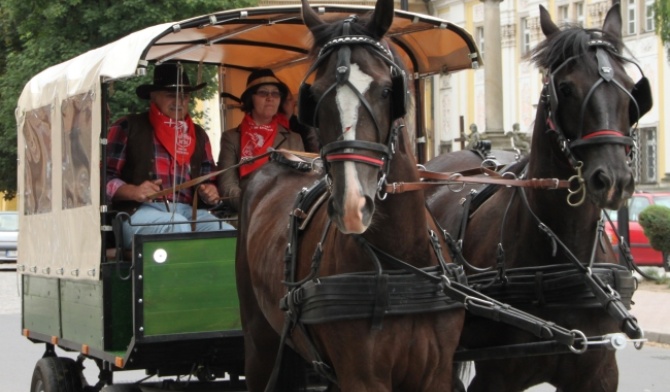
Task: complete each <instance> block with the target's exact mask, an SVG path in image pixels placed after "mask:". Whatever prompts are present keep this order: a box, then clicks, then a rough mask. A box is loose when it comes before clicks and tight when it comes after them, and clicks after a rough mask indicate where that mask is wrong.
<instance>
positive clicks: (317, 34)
mask: <svg viewBox="0 0 670 392" xmlns="http://www.w3.org/2000/svg"><path fill="white" fill-rule="evenodd" d="M371 16H372V13H369V14H367V15H363V16H359V17H357V19H356V22H355V23H351V24H350V25H349V26H350V27H349V34H351V35H365V36H367V37H372V38H374V39H379V38H378V37H375V36H374V35H373V33H372V32H371V31H369V30H368V29H366V26H367V24H368V22H369V21H370V17H371ZM347 19H348V18H345V19H341V20H336V21H334V22H330V23H324V24H321V25H318V26H315V27H313V28H312V36H313V37H314V45H313V46H312V55H315V54H316V53H318V51H319V49H321V48H322V47H323V45H325V44H326V43H327V42H328V41H330V40H331V39H333V38H335V37H339V36H341V35H342V25H344V21H345V20H347Z"/></svg>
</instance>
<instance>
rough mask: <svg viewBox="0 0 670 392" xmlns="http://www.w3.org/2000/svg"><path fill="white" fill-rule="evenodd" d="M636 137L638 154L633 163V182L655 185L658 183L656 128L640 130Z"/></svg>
mask: <svg viewBox="0 0 670 392" xmlns="http://www.w3.org/2000/svg"><path fill="white" fill-rule="evenodd" d="M636 136H637V137H636V139H637V144H638V154H637V156H636V157H635V158H636V159H635V162H634V165H635V177H636V178H635V180H636V181H637V183H639V184H656V182H657V181H658V172H657V167H656V160H657V158H658V157H657V153H658V151H657V150H658V146H657V141H656V128H653V127H649V128H640V129H639V130H638V133H637V135H636Z"/></svg>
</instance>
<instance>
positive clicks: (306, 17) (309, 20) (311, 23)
mask: <svg viewBox="0 0 670 392" xmlns="http://www.w3.org/2000/svg"><path fill="white" fill-rule="evenodd" d="M301 3H302V20H303V22H305V26H307V28H308V29H309V30H310V31H312V30H314V28H315V27H316V26H319V25H322V24H323V23H324V22H323V21H322V20H321V18H319V15H317V13H316V12H314V10H313V9H312V7H310V6H309V2H308V1H307V0H301Z"/></svg>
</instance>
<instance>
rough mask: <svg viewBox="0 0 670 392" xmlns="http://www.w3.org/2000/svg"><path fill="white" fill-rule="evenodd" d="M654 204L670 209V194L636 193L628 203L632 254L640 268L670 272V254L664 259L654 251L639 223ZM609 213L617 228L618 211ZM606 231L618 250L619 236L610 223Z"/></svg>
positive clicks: (659, 253) (606, 225)
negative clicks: (641, 213) (641, 217)
mask: <svg viewBox="0 0 670 392" xmlns="http://www.w3.org/2000/svg"><path fill="white" fill-rule="evenodd" d="M652 204H659V205H662V206H666V207H669V208H670V192H653V193H651V192H643V191H642V192H635V194H633V197H632V198H631V199H630V200H629V201H628V220H629V221H628V231H629V236H630V239H629V243H630V248H631V253H632V254H633V260H634V261H635V264H637V265H639V266H653V267H663V268H665V270H666V271H670V254H666V255H665V257H664V255H663V254H662V253H661V252H659V251H657V250H655V249H653V248H652V247H651V245H649V239H648V238H647V237H646V236H645V235H644V231H643V230H642V226H640V222H638V217H639V215H640V212H642V210H644V209H645V208H646V207H648V206H650V205H652ZM607 212H608V214H609V216H610V217H611V219H612V222H613V223H614V226H615V227H617V211H607ZM605 231H606V232H607V236H608V237H609V239H610V241H612V245H614V248H615V250H617V249H618V244H619V239H618V238H619V236H618V235H617V234H615V233H614V231H613V230H612V227H611V226H610V224H609V223H606V224H605ZM617 254H618V253H617ZM664 258H665V260H664Z"/></svg>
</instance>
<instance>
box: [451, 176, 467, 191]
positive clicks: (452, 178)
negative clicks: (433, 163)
mask: <svg viewBox="0 0 670 392" xmlns="http://www.w3.org/2000/svg"><path fill="white" fill-rule="evenodd" d="M461 177H463V175H462V174H461V173H454V174H452V175H450V176H449V179H448V180H447V181H453V180H456V179H457V178H461ZM458 183H460V185H461V186H460V188H457V187H456V182H449V183H447V188H449V190H450V191H452V192H454V193H458V192H460V191H462V190H463V189H465V183H464V182H460V181H459V182H458Z"/></svg>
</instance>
